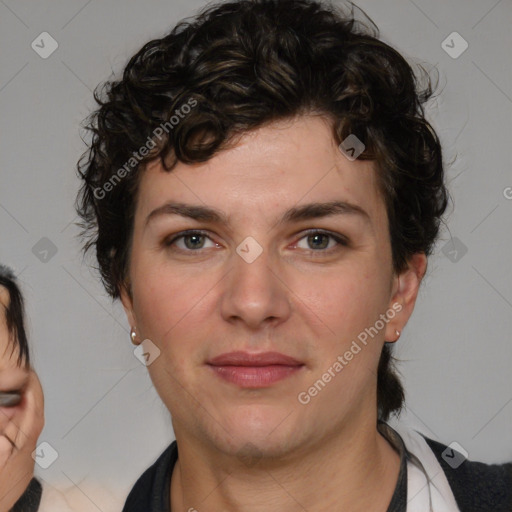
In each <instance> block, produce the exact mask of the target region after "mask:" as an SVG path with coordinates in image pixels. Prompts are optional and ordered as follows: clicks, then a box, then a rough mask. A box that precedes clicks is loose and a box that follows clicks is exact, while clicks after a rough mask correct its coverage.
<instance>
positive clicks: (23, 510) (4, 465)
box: [0, 265, 44, 512]
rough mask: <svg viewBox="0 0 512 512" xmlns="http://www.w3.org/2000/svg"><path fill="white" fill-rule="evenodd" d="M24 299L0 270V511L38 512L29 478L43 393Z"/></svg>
mask: <svg viewBox="0 0 512 512" xmlns="http://www.w3.org/2000/svg"><path fill="white" fill-rule="evenodd" d="M23 311H24V307H23V297H22V295H21V292H20V290H19V287H18V285H17V281H16V278H15V276H14V274H13V273H12V271H11V270H10V269H8V268H7V267H5V266H3V265H0V510H1V511H7V510H11V511H19V512H32V511H35V510H38V508H39V503H40V500H41V492H42V487H41V484H40V483H39V481H38V480H37V479H36V478H34V477H33V474H34V464H35V461H34V458H33V457H32V453H33V452H34V450H35V448H36V443H37V439H38V437H39V434H40V433H41V431H42V429H43V425H44V405H43V391H42V389H41V384H40V382H39V379H38V377H37V375H36V373H35V372H34V370H32V368H31V366H30V355H29V347H28V343H27V336H26V333H25V326H24V318H23V315H24V312H23Z"/></svg>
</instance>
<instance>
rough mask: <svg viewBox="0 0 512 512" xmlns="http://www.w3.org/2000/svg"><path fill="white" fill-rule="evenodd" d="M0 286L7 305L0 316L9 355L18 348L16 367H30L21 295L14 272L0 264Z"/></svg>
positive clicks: (0, 312)
mask: <svg viewBox="0 0 512 512" xmlns="http://www.w3.org/2000/svg"><path fill="white" fill-rule="evenodd" d="M0 286H1V287H2V288H5V289H6V290H7V293H8V296H9V304H8V305H7V306H6V307H5V308H3V307H2V308H1V309H2V310H3V311H0V314H2V315H5V322H6V324H7V331H8V333H9V345H10V346H11V348H12V352H11V354H12V353H13V352H14V350H15V349H16V347H18V348H19V355H18V365H20V366H22V365H24V366H25V367H26V368H28V367H29V366H30V353H29V347H28V340H27V334H26V331H25V306H24V302H23V295H22V294H21V291H20V289H19V286H18V280H17V279H16V276H15V275H14V272H13V271H12V270H11V269H10V268H9V267H6V266H5V265H1V264H0Z"/></svg>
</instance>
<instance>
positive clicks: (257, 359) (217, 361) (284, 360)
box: [208, 351, 303, 366]
mask: <svg viewBox="0 0 512 512" xmlns="http://www.w3.org/2000/svg"><path fill="white" fill-rule="evenodd" d="M208 364H210V365H213V366H271V365H283V366H302V364H303V363H301V362H300V361H297V360H296V359H294V358H293V357H290V356H286V355H284V354H281V353H279V352H262V353H259V354H250V353H248V352H242V351H237V352H229V353H226V354H221V355H220V356H217V357H214V358H213V359H210V360H209V361H208Z"/></svg>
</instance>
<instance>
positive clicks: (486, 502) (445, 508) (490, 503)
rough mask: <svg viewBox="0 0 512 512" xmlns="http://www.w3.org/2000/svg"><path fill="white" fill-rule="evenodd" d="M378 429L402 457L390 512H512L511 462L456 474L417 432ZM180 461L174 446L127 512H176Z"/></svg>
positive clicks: (476, 465) (469, 465) (468, 465)
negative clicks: (174, 483)
mask: <svg viewBox="0 0 512 512" xmlns="http://www.w3.org/2000/svg"><path fill="white" fill-rule="evenodd" d="M378 429H379V432H381V433H382V435H383V436H384V437H385V438H386V439H387V440H388V441H389V442H390V443H391V445H392V446H393V447H395V449H396V450H397V451H398V453H399V454H400V471H399V476H398V480H397V485H396V487H395V491H394V493H393V496H392V498H391V502H390V504H389V507H388V510H387V512H512V462H511V463H507V464H484V463H481V462H473V461H470V460H464V462H462V463H461V464H460V466H458V467H457V468H452V467H451V466H450V465H449V464H448V462H447V458H446V457H443V453H446V450H450V448H449V447H448V446H445V445H443V444H442V443H438V442H436V441H434V440H432V439H429V438H427V437H426V436H424V435H422V434H420V433H419V432H416V431H414V430H407V429H397V430H395V429H393V428H391V427H390V426H389V425H387V424H385V423H379V425H378ZM449 453H453V451H451V452H449ZM456 456H457V457H458V456H459V454H458V453H456ZM177 460H178V446H177V443H176V441H173V442H172V443H171V444H170V445H169V446H168V447H167V448H166V450H165V451H164V452H163V453H162V454H161V455H160V456H159V457H158V459H157V460H156V461H155V463H154V464H153V465H152V466H151V467H149V468H148V469H147V470H146V471H145V472H144V473H143V474H142V475H141V476H140V477H139V479H138V480H137V482H136V483H135V485H134V486H133V488H132V490H131V491H130V493H129V495H128V497H127V499H126V502H125V505H124V508H123V512H171V508H170V482H171V475H172V471H173V469H174V466H175V464H176V461H177Z"/></svg>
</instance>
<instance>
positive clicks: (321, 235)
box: [309, 234, 327, 249]
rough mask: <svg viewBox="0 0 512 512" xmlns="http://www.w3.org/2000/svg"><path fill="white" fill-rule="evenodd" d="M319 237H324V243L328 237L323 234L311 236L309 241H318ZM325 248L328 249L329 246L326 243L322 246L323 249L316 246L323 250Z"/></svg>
mask: <svg viewBox="0 0 512 512" xmlns="http://www.w3.org/2000/svg"><path fill="white" fill-rule="evenodd" d="M319 237H323V238H324V242H325V240H326V239H327V237H326V235H323V234H316V235H310V236H309V239H310V240H311V239H315V240H318V238H319ZM325 247H327V245H326V244H325V243H324V244H321V247H320V246H318V245H317V246H316V248H317V249H318V248H321V249H324V248H325Z"/></svg>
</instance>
